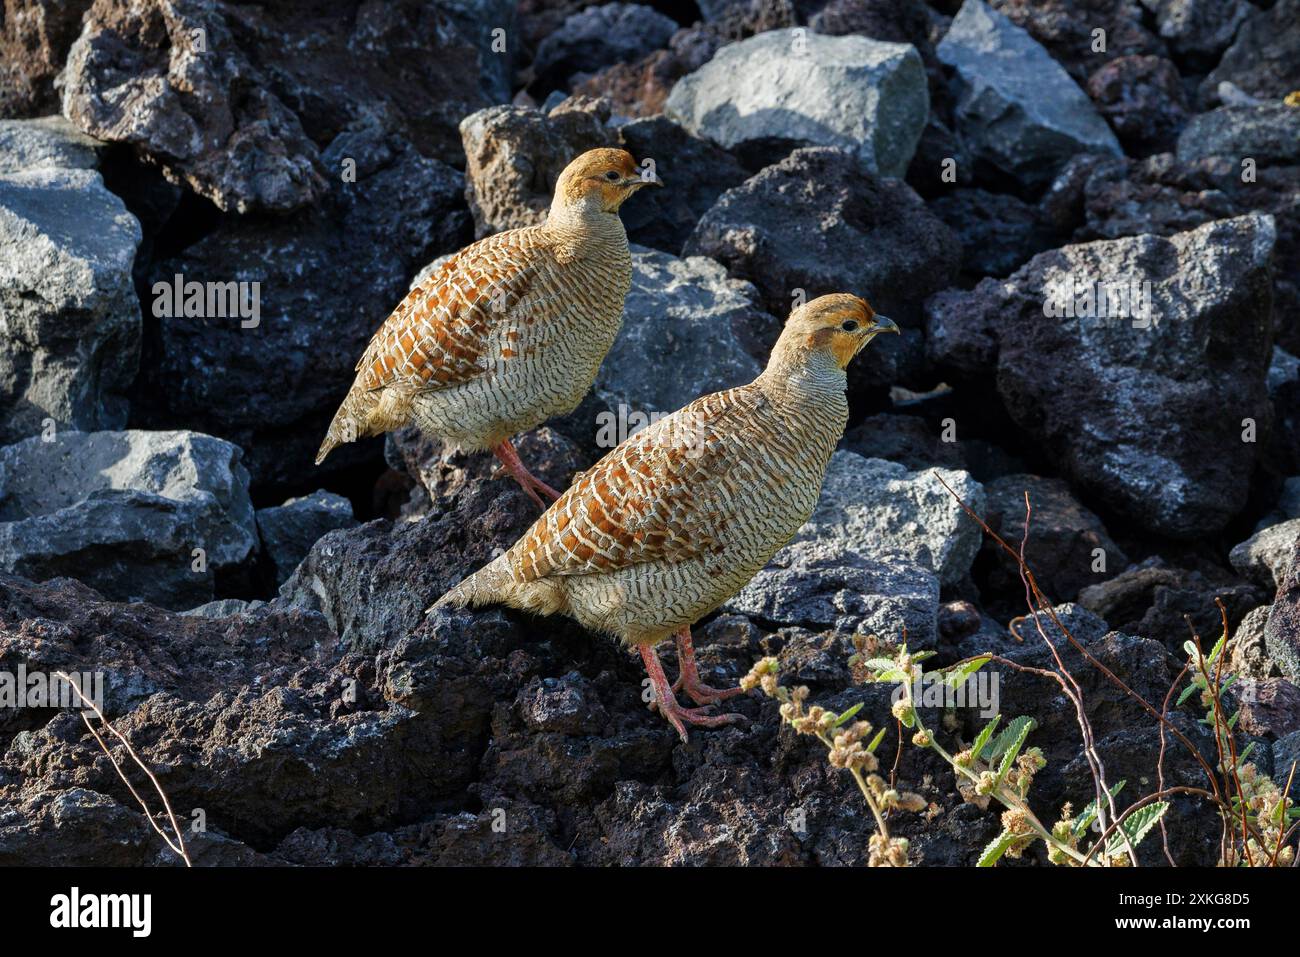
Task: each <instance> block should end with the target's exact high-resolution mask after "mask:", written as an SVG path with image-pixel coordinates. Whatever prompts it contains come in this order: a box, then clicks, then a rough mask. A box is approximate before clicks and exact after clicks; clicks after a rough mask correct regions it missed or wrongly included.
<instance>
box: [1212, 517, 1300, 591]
mask: <svg viewBox="0 0 1300 957" xmlns="http://www.w3.org/2000/svg"><path fill="white" fill-rule="evenodd" d="M1297 542H1300V518H1293V519H1291V520H1290V521H1286V522H1280V523H1278V524H1277V525H1270V526H1269V527H1268V528H1264V529H1260V530H1259V531H1257V532H1256V533H1255V534H1254V535H1252V536H1250V538H1248V539H1246V540H1245V541H1244V542H1242V543H1241V544H1240V545H1237V546H1236V547H1234V548H1233V549H1232V551H1231V552H1229V553H1228V560H1229V561H1231V562H1232V567H1233V568H1235V569H1237V571H1239V572H1241V574H1243V575H1245V576H1246V577H1247V578H1253V579H1254V580H1255V581H1257V582H1259V583H1260V584H1261V585H1265V586H1267V587H1268V588H1277V587H1278V585H1280V584H1281V582H1282V577H1283V576H1284V575H1285V574H1286V570H1287V567H1288V566H1289V565H1290V563H1291V553H1292V552H1294V551H1295V548H1296V543H1297Z"/></svg>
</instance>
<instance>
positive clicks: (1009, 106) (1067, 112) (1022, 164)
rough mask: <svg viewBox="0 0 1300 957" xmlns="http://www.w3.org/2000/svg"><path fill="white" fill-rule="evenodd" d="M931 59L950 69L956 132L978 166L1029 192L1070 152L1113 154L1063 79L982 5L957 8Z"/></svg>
mask: <svg viewBox="0 0 1300 957" xmlns="http://www.w3.org/2000/svg"><path fill="white" fill-rule="evenodd" d="M937 54H938V57H939V59H940V60H941V61H942V62H944V63H946V64H948V65H949V66H951V67H953V68H954V70H955V71H956V75H957V77H958V94H957V104H956V107H955V117H956V122H957V130H958V132H959V133H960V134H961V135H962V136H963V137H964V138H965V139H966V141H967V145H968V147H969V148H970V149H971V151H972V153H973V154H974V156H975V159H976V161H977V162H978V163H981V164H986V165H987V166H989V167H991V168H992V169H994V170H996V171H998V172H999V173H1002V174H1004V175H1005V176H1007V177H1009V178H1010V179H1011V180H1013V181H1014V182H1016V183H1017V184H1019V185H1021V186H1023V187H1025V188H1028V189H1034V188H1038V187H1042V186H1045V185H1047V183H1049V182H1050V181H1051V179H1052V177H1053V176H1054V175H1056V172H1057V170H1058V169H1059V168H1060V167H1061V165H1062V164H1063V163H1064V162H1065V161H1066V160H1067V159H1069V158H1070V157H1072V156H1074V155H1075V154H1077V153H1102V154H1110V155H1115V156H1118V155H1120V147H1119V143H1118V142H1117V141H1116V139H1115V134H1114V133H1112V132H1111V130H1110V127H1108V126H1107V125H1106V122H1105V120H1103V119H1102V118H1101V117H1100V116H1098V115H1097V112H1096V110H1095V109H1094V108H1093V106H1092V103H1091V101H1090V100H1089V99H1088V97H1087V95H1086V94H1085V93H1084V92H1083V91H1082V90H1081V89H1079V87H1078V86H1077V85H1076V84H1075V83H1074V81H1073V80H1071V79H1070V76H1069V74H1068V73H1066V72H1065V70H1064V69H1063V68H1062V67H1061V66H1060V65H1059V64H1057V63H1056V61H1055V60H1053V59H1052V57H1051V55H1050V54H1049V53H1048V52H1047V51H1046V50H1044V49H1043V48H1042V46H1040V45H1039V44H1038V42H1037V41H1035V40H1034V39H1033V37H1031V36H1030V35H1029V34H1028V33H1026V32H1025V31H1024V30H1022V29H1021V28H1019V27H1017V26H1016V25H1015V24H1014V23H1012V22H1011V21H1010V20H1008V19H1007V18H1006V17H1004V16H1002V15H1001V14H1000V13H997V12H996V11H995V10H992V9H990V8H989V7H988V6H987V5H986V4H985V3H983V2H982V0H966V2H965V3H964V4H962V8H961V10H960V11H959V12H958V14H957V16H956V17H955V18H953V21H952V26H951V27H950V28H949V30H948V33H947V34H946V35H945V36H944V38H943V41H942V42H941V43H940V44H939V46H938V50H937Z"/></svg>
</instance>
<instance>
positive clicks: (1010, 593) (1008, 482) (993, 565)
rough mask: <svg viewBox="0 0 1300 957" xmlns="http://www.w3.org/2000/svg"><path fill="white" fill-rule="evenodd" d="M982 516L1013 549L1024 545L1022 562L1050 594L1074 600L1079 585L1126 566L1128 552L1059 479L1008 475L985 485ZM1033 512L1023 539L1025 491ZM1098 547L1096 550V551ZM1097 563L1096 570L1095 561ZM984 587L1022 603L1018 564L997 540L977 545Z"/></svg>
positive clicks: (1084, 584)
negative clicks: (1099, 564)
mask: <svg viewBox="0 0 1300 957" xmlns="http://www.w3.org/2000/svg"><path fill="white" fill-rule="evenodd" d="M984 491H985V493H986V495H987V496H988V513H987V515H985V521H986V522H988V524H989V527H990V528H992V529H993V530H994V531H995V532H997V533H998V534H999V535H1001V536H1002V538H1003V539H1004V540H1005V541H1006V542H1007V544H1009V545H1010V546H1011V547H1012V548H1014V549H1017V550H1018V549H1019V548H1020V545H1021V542H1022V541H1023V542H1024V544H1025V562H1026V564H1028V565H1029V567H1030V569H1032V570H1033V573H1034V578H1035V580H1036V581H1037V582H1038V586H1039V587H1040V588H1041V589H1042V590H1043V591H1044V592H1045V593H1046V594H1047V595H1048V596H1049V597H1050V598H1052V599H1055V600H1058V601H1073V600H1074V599H1075V598H1076V597H1077V596H1078V594H1079V591H1080V589H1082V588H1086V587H1088V586H1089V585H1095V584H1097V583H1098V582H1099V581H1100V580H1102V579H1104V578H1106V577H1107V576H1108V575H1113V574H1115V573H1117V572H1119V571H1122V570H1123V569H1124V568H1126V567H1127V566H1128V563H1129V562H1128V556H1126V555H1125V554H1124V552H1123V550H1122V549H1121V548H1120V547H1119V546H1118V545H1116V544H1115V542H1114V541H1112V540H1111V537H1110V535H1109V534H1107V532H1106V526H1105V525H1103V524H1102V521H1101V519H1099V518H1098V517H1097V516H1096V515H1094V514H1093V513H1092V512H1090V511H1088V509H1086V508H1084V507H1083V506H1082V505H1081V504H1079V502H1078V501H1077V500H1076V499H1075V497H1074V495H1073V494H1072V493H1071V492H1070V487H1069V485H1067V484H1066V483H1065V482H1063V481H1061V480H1060V479H1052V478H1042V477H1040V476H1037V475H1025V474H1020V475H1007V476H1004V477H1002V478H999V479H996V480H994V481H992V482H989V483H987V484H985V486H984ZM1026 492H1028V493H1029V501H1030V504H1031V506H1032V508H1033V511H1032V513H1031V516H1030V520H1029V535H1028V538H1027V539H1026V538H1025V493H1026ZM1098 550H1100V552H1101V555H1100V556H1099V555H1098ZM1099 559H1100V561H1101V562H1102V565H1101V568H1102V570H1101V571H1097V570H1096V569H1097V563H1098V560H1099ZM980 564H981V566H982V567H983V569H984V570H985V574H984V577H983V581H984V583H985V587H986V590H987V591H989V592H992V593H993V594H996V595H1000V596H1004V597H1005V598H1007V599H1008V600H1010V601H1011V602H1012V603H1013V604H1016V605H1023V604H1024V600H1025V598H1024V583H1023V582H1022V581H1021V579H1020V566H1019V563H1018V562H1016V561H1015V560H1014V559H1013V558H1012V557H1011V556H1010V555H1008V554H1007V553H1006V552H1005V551H1004V550H1003V549H1002V547H1001V546H1000V545H998V544H997V542H994V541H993V540H992V539H986V540H985V541H984V543H983V545H982V547H981V549H980Z"/></svg>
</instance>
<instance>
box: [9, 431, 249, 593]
mask: <svg viewBox="0 0 1300 957" xmlns="http://www.w3.org/2000/svg"><path fill="white" fill-rule="evenodd" d="M240 459H241V453H240V450H239V449H238V448H237V447H236V446H234V445H231V444H230V443H229V442H224V441H222V440H221V439H214V438H212V437H211V436H207V435H200V434H198V433H194V432H137V431H131V432H71V431H68V432H60V433H58V435H57V436H56V437H55V438H54V439H53V440H52V441H49V442H46V441H43V440H42V438H41V437H39V436H36V437H33V438H30V439H26V440H24V441H22V442H18V443H16V444H14V445H9V446H6V447H4V448H3V449H0V568H3V569H4V570H5V571H8V572H11V573H15V574H19V575H23V576H24V577H27V578H31V579H33V580H37V581H43V580H45V579H48V578H54V577H57V576H68V577H70V578H76V579H78V580H80V581H84V582H85V583H87V584H88V585H90V586H92V587H93V588H95V589H97V590H98V591H100V592H102V593H103V594H105V595H107V596H108V597H110V598H114V599H117V600H119V601H151V602H153V603H155V604H159V605H163V606H165V607H172V608H188V607H190V606H192V605H196V604H199V603H200V602H203V601H209V600H211V599H212V597H213V576H214V574H215V575H220V574H222V573H225V572H232V571H234V570H235V569H237V568H238V567H239V566H241V565H242V564H243V563H244V562H246V561H247V560H248V558H249V557H250V556H251V555H252V554H253V552H254V551H255V550H256V548H257V528H256V525H255V524H254V521H253V505H252V502H251V501H250V500H249V497H248V473H247V472H246V471H245V470H244V467H243V465H242V464H241V462H240ZM196 549H201V550H202V555H201V556H200V555H198V554H196V552H195V550H196Z"/></svg>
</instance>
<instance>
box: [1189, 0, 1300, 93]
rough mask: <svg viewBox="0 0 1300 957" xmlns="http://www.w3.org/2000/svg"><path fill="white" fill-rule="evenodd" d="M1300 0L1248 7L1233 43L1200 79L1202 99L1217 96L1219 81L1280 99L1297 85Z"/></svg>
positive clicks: (1299, 83)
mask: <svg viewBox="0 0 1300 957" xmlns="http://www.w3.org/2000/svg"><path fill="white" fill-rule="evenodd" d="M1297 48H1300V0H1277V3H1275V4H1273V5H1272V6H1271V7H1270V8H1269V9H1267V10H1264V9H1258V8H1255V9H1251V10H1250V13H1249V15H1248V16H1247V17H1246V19H1245V21H1244V22H1243V23H1242V25H1241V27H1240V28H1239V29H1238V30H1237V37H1236V39H1235V40H1233V42H1232V46H1230V47H1228V49H1227V50H1226V51H1225V52H1224V54H1223V59H1221V60H1220V61H1219V65H1218V66H1216V67H1215V68H1214V69H1213V70H1212V71H1211V72H1210V75H1209V76H1207V77H1206V78H1205V79H1204V81H1202V83H1201V88H1200V96H1201V101H1202V102H1203V103H1205V104H1207V105H1210V106H1213V105H1215V104H1217V103H1218V102H1219V100H1220V97H1219V93H1218V90H1219V84H1221V83H1231V84H1232V85H1234V86H1235V87H1237V88H1238V89H1239V90H1242V91H1244V92H1246V93H1249V94H1253V95H1255V96H1258V97H1262V98H1264V99H1281V98H1282V97H1284V96H1286V95H1287V94H1288V93H1290V92H1291V91H1292V90H1296V89H1300V60H1298V59H1297V58H1296V55H1295V51H1296V49H1297Z"/></svg>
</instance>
